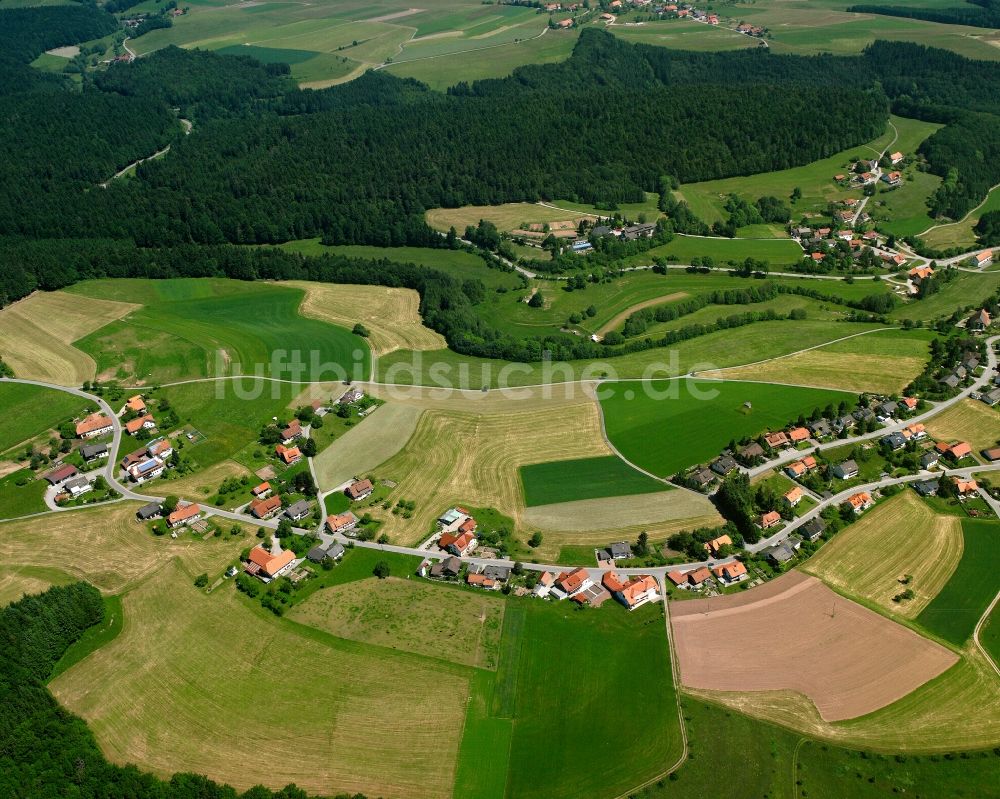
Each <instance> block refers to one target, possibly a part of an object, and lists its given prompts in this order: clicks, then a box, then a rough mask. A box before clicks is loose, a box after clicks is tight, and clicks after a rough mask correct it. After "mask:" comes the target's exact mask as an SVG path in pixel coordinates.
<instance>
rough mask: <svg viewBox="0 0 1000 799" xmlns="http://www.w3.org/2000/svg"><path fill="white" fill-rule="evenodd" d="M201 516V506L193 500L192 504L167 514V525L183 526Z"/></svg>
mask: <svg viewBox="0 0 1000 799" xmlns="http://www.w3.org/2000/svg"><path fill="white" fill-rule="evenodd" d="M200 518H201V507H200V506H199V505H198V504H197V503H196V502H192V503H191V504H190V505H185V506H183V507H181V508H177V510H175V511H174V512H173V513H171V514H170V515H169V516H167V527H170V528H174V527H183V526H184V525H187V524H191V522H193V521H195V520H196V519H200Z"/></svg>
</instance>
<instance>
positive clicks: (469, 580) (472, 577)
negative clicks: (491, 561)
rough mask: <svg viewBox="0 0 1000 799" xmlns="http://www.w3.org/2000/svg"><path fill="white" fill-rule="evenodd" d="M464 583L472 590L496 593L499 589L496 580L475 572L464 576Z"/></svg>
mask: <svg viewBox="0 0 1000 799" xmlns="http://www.w3.org/2000/svg"><path fill="white" fill-rule="evenodd" d="M465 582H466V584H467V585H471V586H472V587H474V588H485V589H486V590H487V591H496V590H497V589H498V588H499V587H500V584H499V583H498V582H497V581H496V580H492V579H490V578H489V577H487V576H486V575H485V574H477V573H475V572H469V573H468V574H467V575H465Z"/></svg>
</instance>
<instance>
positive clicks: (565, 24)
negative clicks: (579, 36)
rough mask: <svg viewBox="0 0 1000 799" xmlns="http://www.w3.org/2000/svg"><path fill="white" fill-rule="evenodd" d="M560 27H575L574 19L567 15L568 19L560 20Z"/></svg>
mask: <svg viewBox="0 0 1000 799" xmlns="http://www.w3.org/2000/svg"><path fill="white" fill-rule="evenodd" d="M559 27H560V28H563V29H566V28H572V27H573V20H572V19H570V18H569V17H567V18H566V19H561V20H559Z"/></svg>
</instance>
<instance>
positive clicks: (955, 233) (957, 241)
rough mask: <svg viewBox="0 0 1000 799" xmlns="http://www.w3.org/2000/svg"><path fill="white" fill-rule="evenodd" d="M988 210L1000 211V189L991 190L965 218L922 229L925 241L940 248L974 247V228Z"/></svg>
mask: <svg viewBox="0 0 1000 799" xmlns="http://www.w3.org/2000/svg"><path fill="white" fill-rule="evenodd" d="M988 211H1000V189H994V190H993V191H991V192H990V193H989V194H988V195H987V197H986V199H985V200H983V202H982V203H981V204H980V205H979V206H978V207H977V208H975V209H974V210H973V211H971V212H970V213H969V214H968V215H967V216H966V217H965V218H964V219H961V220H959V221H957V222H951V223H945V224H941V225H934V227H933V228H931V227H927V228H925V229H924V230H923V231H920V238H921V239H923V240H924V242H925V243H926V244H927V245H929V246H931V247H936V248H937V249H940V250H946V249H948V248H949V247H964V248H966V249H969V250H971V249H973V248H974V247H975V246H976V234H975V232H974V231H973V228H974V227H975V226H976V225H977V224H978V223H979V219H980V217H982V215H983V214H985V213H986V212H988Z"/></svg>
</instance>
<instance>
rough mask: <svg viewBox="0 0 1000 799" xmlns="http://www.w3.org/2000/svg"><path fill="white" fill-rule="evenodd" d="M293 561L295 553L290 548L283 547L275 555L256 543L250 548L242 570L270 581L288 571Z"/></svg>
mask: <svg viewBox="0 0 1000 799" xmlns="http://www.w3.org/2000/svg"><path fill="white" fill-rule="evenodd" d="M294 563H295V553H294V552H292V550H290V549H285V550H282V551H281V552H280V553H278V554H277V555H272V554H271V553H270V552H268V551H267V550H266V549H264V547H262V546H261V545H260V544H258V545H257V546H255V547H254V548H253V549H251V550H250V554H249V555H248V556H247V562H246V565H245V566H244V568H243V570H244V571H245V572H246V573H247V574H249V575H251V576H253V577H259V578H260V579H261V580H263V581H264V582H270V581H271V580H273V579H274V578H275V577H280V576H281V575H282V574H284V573H285V572H286V571H288V570H289V569H290V568H291V567H292V565H293V564H294Z"/></svg>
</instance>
